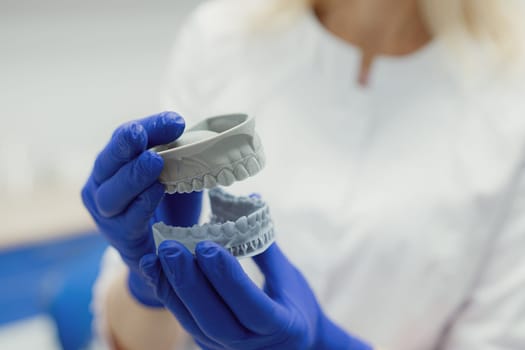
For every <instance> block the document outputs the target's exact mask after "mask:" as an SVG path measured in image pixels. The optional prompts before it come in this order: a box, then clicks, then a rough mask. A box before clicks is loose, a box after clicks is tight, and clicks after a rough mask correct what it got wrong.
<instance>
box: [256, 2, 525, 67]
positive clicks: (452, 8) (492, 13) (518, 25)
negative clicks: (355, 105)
mask: <svg viewBox="0 0 525 350" xmlns="http://www.w3.org/2000/svg"><path fill="white" fill-rule="evenodd" d="M314 2H315V0H271V1H270V0H268V2H267V3H269V4H270V5H269V7H268V10H269V11H268V12H267V14H266V15H264V17H265V18H268V17H269V16H272V17H273V18H274V19H277V18H280V19H281V20H282V19H286V20H289V19H290V17H294V16H296V15H297V14H299V13H300V12H301V11H303V10H304V9H306V8H308V7H310V6H312V5H313V3H314ZM419 2H420V8H421V10H422V14H423V17H424V19H425V21H426V25H427V27H428V29H429V30H430V32H431V34H432V35H433V36H434V37H435V38H442V39H444V41H446V42H448V43H449V44H450V45H451V46H453V48H454V49H455V50H457V51H467V50H465V49H464V48H465V46H466V43H471V44H476V45H477V44H479V45H481V46H483V47H484V48H486V49H488V50H486V51H485V52H486V53H487V54H489V55H492V57H491V59H496V60H497V61H500V63H501V62H505V63H508V62H509V61H517V60H518V58H522V57H523V55H524V51H525V50H524V49H525V48H524V45H525V37H524V34H525V27H524V26H523V25H522V22H523V21H522V17H523V15H525V11H524V10H525V9H524V8H523V1H522V0H419ZM277 21H279V20H278V19H277ZM463 58H465V57H463ZM467 60H468V58H467Z"/></svg>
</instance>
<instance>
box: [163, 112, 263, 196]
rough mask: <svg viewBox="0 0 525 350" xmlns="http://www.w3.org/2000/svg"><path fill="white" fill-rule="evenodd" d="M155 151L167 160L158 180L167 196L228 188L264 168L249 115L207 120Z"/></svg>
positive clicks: (259, 147) (258, 142)
mask: <svg viewBox="0 0 525 350" xmlns="http://www.w3.org/2000/svg"><path fill="white" fill-rule="evenodd" d="M153 150H154V151H156V152H157V153H158V154H159V155H160V156H161V157H162V158H163V159H164V170H163V171H162V173H161V174H160V178H159V180H160V182H161V183H162V184H164V185H165V186H166V192H168V193H175V192H178V193H189V192H193V191H202V190H203V189H205V188H208V189H209V188H213V187H216V186H217V185H222V186H229V185H231V184H232V183H234V182H235V181H241V180H244V179H246V178H247V177H249V176H253V175H255V174H257V173H258V172H259V171H260V170H261V169H262V168H263V167H264V164H265V157H264V152H263V148H262V145H261V141H260V139H259V136H258V135H257V134H256V133H255V119H254V118H253V117H249V116H248V115H246V114H227V115H221V116H217V117H211V118H207V119H205V120H203V121H201V122H200V123H198V124H197V125H195V126H193V127H191V128H190V129H188V130H187V131H186V132H184V134H183V135H182V136H181V137H180V138H179V139H177V140H176V141H174V142H172V143H170V144H167V145H162V146H159V147H155V148H153Z"/></svg>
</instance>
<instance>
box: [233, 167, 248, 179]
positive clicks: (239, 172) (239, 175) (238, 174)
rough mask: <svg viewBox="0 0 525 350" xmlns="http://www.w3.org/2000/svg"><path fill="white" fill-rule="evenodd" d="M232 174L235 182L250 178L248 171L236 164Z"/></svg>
mask: <svg viewBox="0 0 525 350" xmlns="http://www.w3.org/2000/svg"><path fill="white" fill-rule="evenodd" d="M233 173H234V175H235V179H236V180H237V181H242V180H244V179H246V178H248V177H249V176H250V173H248V170H246V168H245V167H244V165H242V164H237V165H236V166H235V169H233Z"/></svg>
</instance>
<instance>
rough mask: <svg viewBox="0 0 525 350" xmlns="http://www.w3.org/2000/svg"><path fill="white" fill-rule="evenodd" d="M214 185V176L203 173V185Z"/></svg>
mask: <svg viewBox="0 0 525 350" xmlns="http://www.w3.org/2000/svg"><path fill="white" fill-rule="evenodd" d="M216 186H217V180H216V179H215V177H213V176H211V175H209V174H206V175H204V187H206V188H213V187H216Z"/></svg>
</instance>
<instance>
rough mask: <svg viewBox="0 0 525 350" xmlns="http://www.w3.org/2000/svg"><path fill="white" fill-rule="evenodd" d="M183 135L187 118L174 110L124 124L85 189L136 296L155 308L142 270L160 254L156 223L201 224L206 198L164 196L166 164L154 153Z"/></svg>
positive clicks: (86, 201) (87, 200) (87, 203)
mask: <svg viewBox="0 0 525 350" xmlns="http://www.w3.org/2000/svg"><path fill="white" fill-rule="evenodd" d="M183 131H184V119H182V117H181V116H179V115H178V114H176V113H174V112H163V113H160V114H157V115H153V116H151V117H148V118H144V119H141V120H137V121H133V122H129V123H126V124H124V125H121V126H120V127H118V128H117V129H116V130H115V132H114V133H113V136H112V137H111V140H110V141H109V143H108V144H107V145H106V147H105V148H104V149H103V150H102V151H101V152H100V154H99V155H98V157H97V159H96V161H95V164H94V167H93V171H92V173H91V175H90V177H89V179H88V181H87V183H86V184H85V186H84V188H83V189H82V199H83V201H84V205H85V206H86V208H87V209H88V211H89V213H90V214H91V216H92V217H93V219H94V220H95V222H96V224H97V226H98V228H99V230H100V231H101V232H102V233H103V234H104V236H105V237H106V238H107V240H108V241H109V243H110V244H111V245H112V246H113V247H115V248H116V249H117V251H118V252H119V253H120V255H121V256H122V259H123V260H124V262H125V263H126V265H127V266H128V267H129V279H128V285H129V288H130V292H131V294H132V295H133V296H134V297H135V298H136V299H137V300H138V301H139V302H141V303H142V304H144V305H147V306H152V307H154V306H158V307H160V306H162V304H161V303H160V302H159V301H158V300H157V298H156V297H155V294H154V291H153V290H152V288H151V286H149V285H148V284H147V283H146V282H145V280H144V278H143V276H142V274H141V272H140V270H139V261H140V258H141V257H142V256H144V254H148V253H151V252H155V245H154V242H153V236H152V233H151V224H152V222H151V221H157V220H164V221H165V222H167V223H171V224H172V225H173V224H177V225H179V226H190V225H192V224H194V223H196V222H197V220H198V217H199V215H200V209H201V197H202V195H201V194H200V193H197V192H195V193H191V194H187V195H171V196H164V186H163V185H162V184H160V183H159V182H158V180H157V179H158V177H159V175H160V173H161V171H162V167H163V164H164V163H163V160H162V158H161V157H160V156H159V155H157V154H156V153H154V152H152V151H148V149H149V148H151V147H153V146H156V145H159V144H165V143H168V142H171V141H173V140H175V139H177V138H178V137H179V136H180V135H181V134H182V132H183ZM159 204H160V205H159ZM154 215H155V219H152V217H153V216H154Z"/></svg>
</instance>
